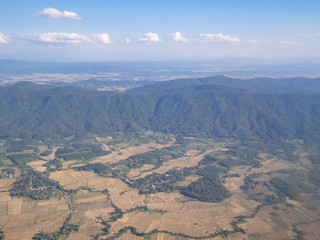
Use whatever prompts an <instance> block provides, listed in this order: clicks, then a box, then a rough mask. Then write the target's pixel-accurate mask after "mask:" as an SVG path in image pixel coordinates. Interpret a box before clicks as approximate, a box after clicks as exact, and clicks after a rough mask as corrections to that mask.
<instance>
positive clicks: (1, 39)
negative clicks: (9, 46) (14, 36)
mask: <svg viewBox="0 0 320 240" xmlns="http://www.w3.org/2000/svg"><path fill="white" fill-rule="evenodd" d="M9 42H11V39H10V38H9V37H8V36H6V35H4V34H3V33H1V32H0V43H9Z"/></svg>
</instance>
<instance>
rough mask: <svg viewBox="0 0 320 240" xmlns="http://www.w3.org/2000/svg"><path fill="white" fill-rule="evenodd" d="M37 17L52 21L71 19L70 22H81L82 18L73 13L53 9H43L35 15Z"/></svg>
mask: <svg viewBox="0 0 320 240" xmlns="http://www.w3.org/2000/svg"><path fill="white" fill-rule="evenodd" d="M37 16H38V17H47V18H52V19H72V20H82V17H81V16H80V15H78V14H76V13H75V12H69V11H66V10H65V11H63V12H61V11H59V10H58V9H55V8H50V7H49V8H45V9H43V10H42V11H40V12H38V13H37Z"/></svg>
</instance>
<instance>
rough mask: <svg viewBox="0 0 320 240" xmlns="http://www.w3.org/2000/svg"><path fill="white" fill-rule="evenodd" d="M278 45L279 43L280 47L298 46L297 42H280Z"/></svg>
mask: <svg viewBox="0 0 320 240" xmlns="http://www.w3.org/2000/svg"><path fill="white" fill-rule="evenodd" d="M280 43H281V44H282V45H298V43H297V42H288V41H281V42H280Z"/></svg>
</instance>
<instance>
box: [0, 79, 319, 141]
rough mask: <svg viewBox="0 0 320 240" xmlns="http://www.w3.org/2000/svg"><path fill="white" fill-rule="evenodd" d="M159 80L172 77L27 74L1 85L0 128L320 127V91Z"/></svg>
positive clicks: (245, 132) (66, 132)
mask: <svg viewBox="0 0 320 240" xmlns="http://www.w3.org/2000/svg"><path fill="white" fill-rule="evenodd" d="M225 79H228V78H225ZM175 81H176V80H175ZM179 81H180V80H179ZM181 81H182V80H181ZM161 84H163V85H167V84H174V83H170V82H163V83H157V84H156V86H160V87H159V90H158V91H140V90H141V88H140V89H135V90H134V91H129V92H128V93H118V92H101V91H100V92H99V91H93V90H87V89H83V88H79V87H71V86H69V87H52V86H45V85H37V84H33V83H28V82H22V83H18V84H15V85H11V86H5V87H0V123H1V126H2V127H1V129H0V136H1V137H22V138H62V137H67V136H71V135H85V134H88V133H94V134H110V133H112V132H116V131H121V132H123V131H129V132H137V131H141V130H153V131H161V132H168V133H174V134H184V135H191V136H211V137H214V136H222V137H230V136H232V137H239V138H250V139H292V138H313V139H314V138H319V137H318V136H319V135H320V134H319V133H320V132H319V131H320V120H319V119H320V93H303V92H300V93H262V92H255V91H252V90H250V89H249V90H248V89H241V88H235V87H228V86H219V85H212V84H211V85H206V84H202V85H201V84H198V85H190V84H186V86H185V87H180V88H172V90H171V91H169V88H168V87H167V86H164V87H163V88H165V89H167V90H165V91H164V90H163V88H162V87H161V86H162V85H161ZM150 86H151V85H150ZM148 87H149V86H148Z"/></svg>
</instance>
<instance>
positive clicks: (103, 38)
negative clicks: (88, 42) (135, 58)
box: [92, 33, 113, 44]
mask: <svg viewBox="0 0 320 240" xmlns="http://www.w3.org/2000/svg"><path fill="white" fill-rule="evenodd" d="M92 41H93V42H95V43H103V44H109V43H113V41H111V40H110V37H109V34H108V33H100V34H93V35H92Z"/></svg>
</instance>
